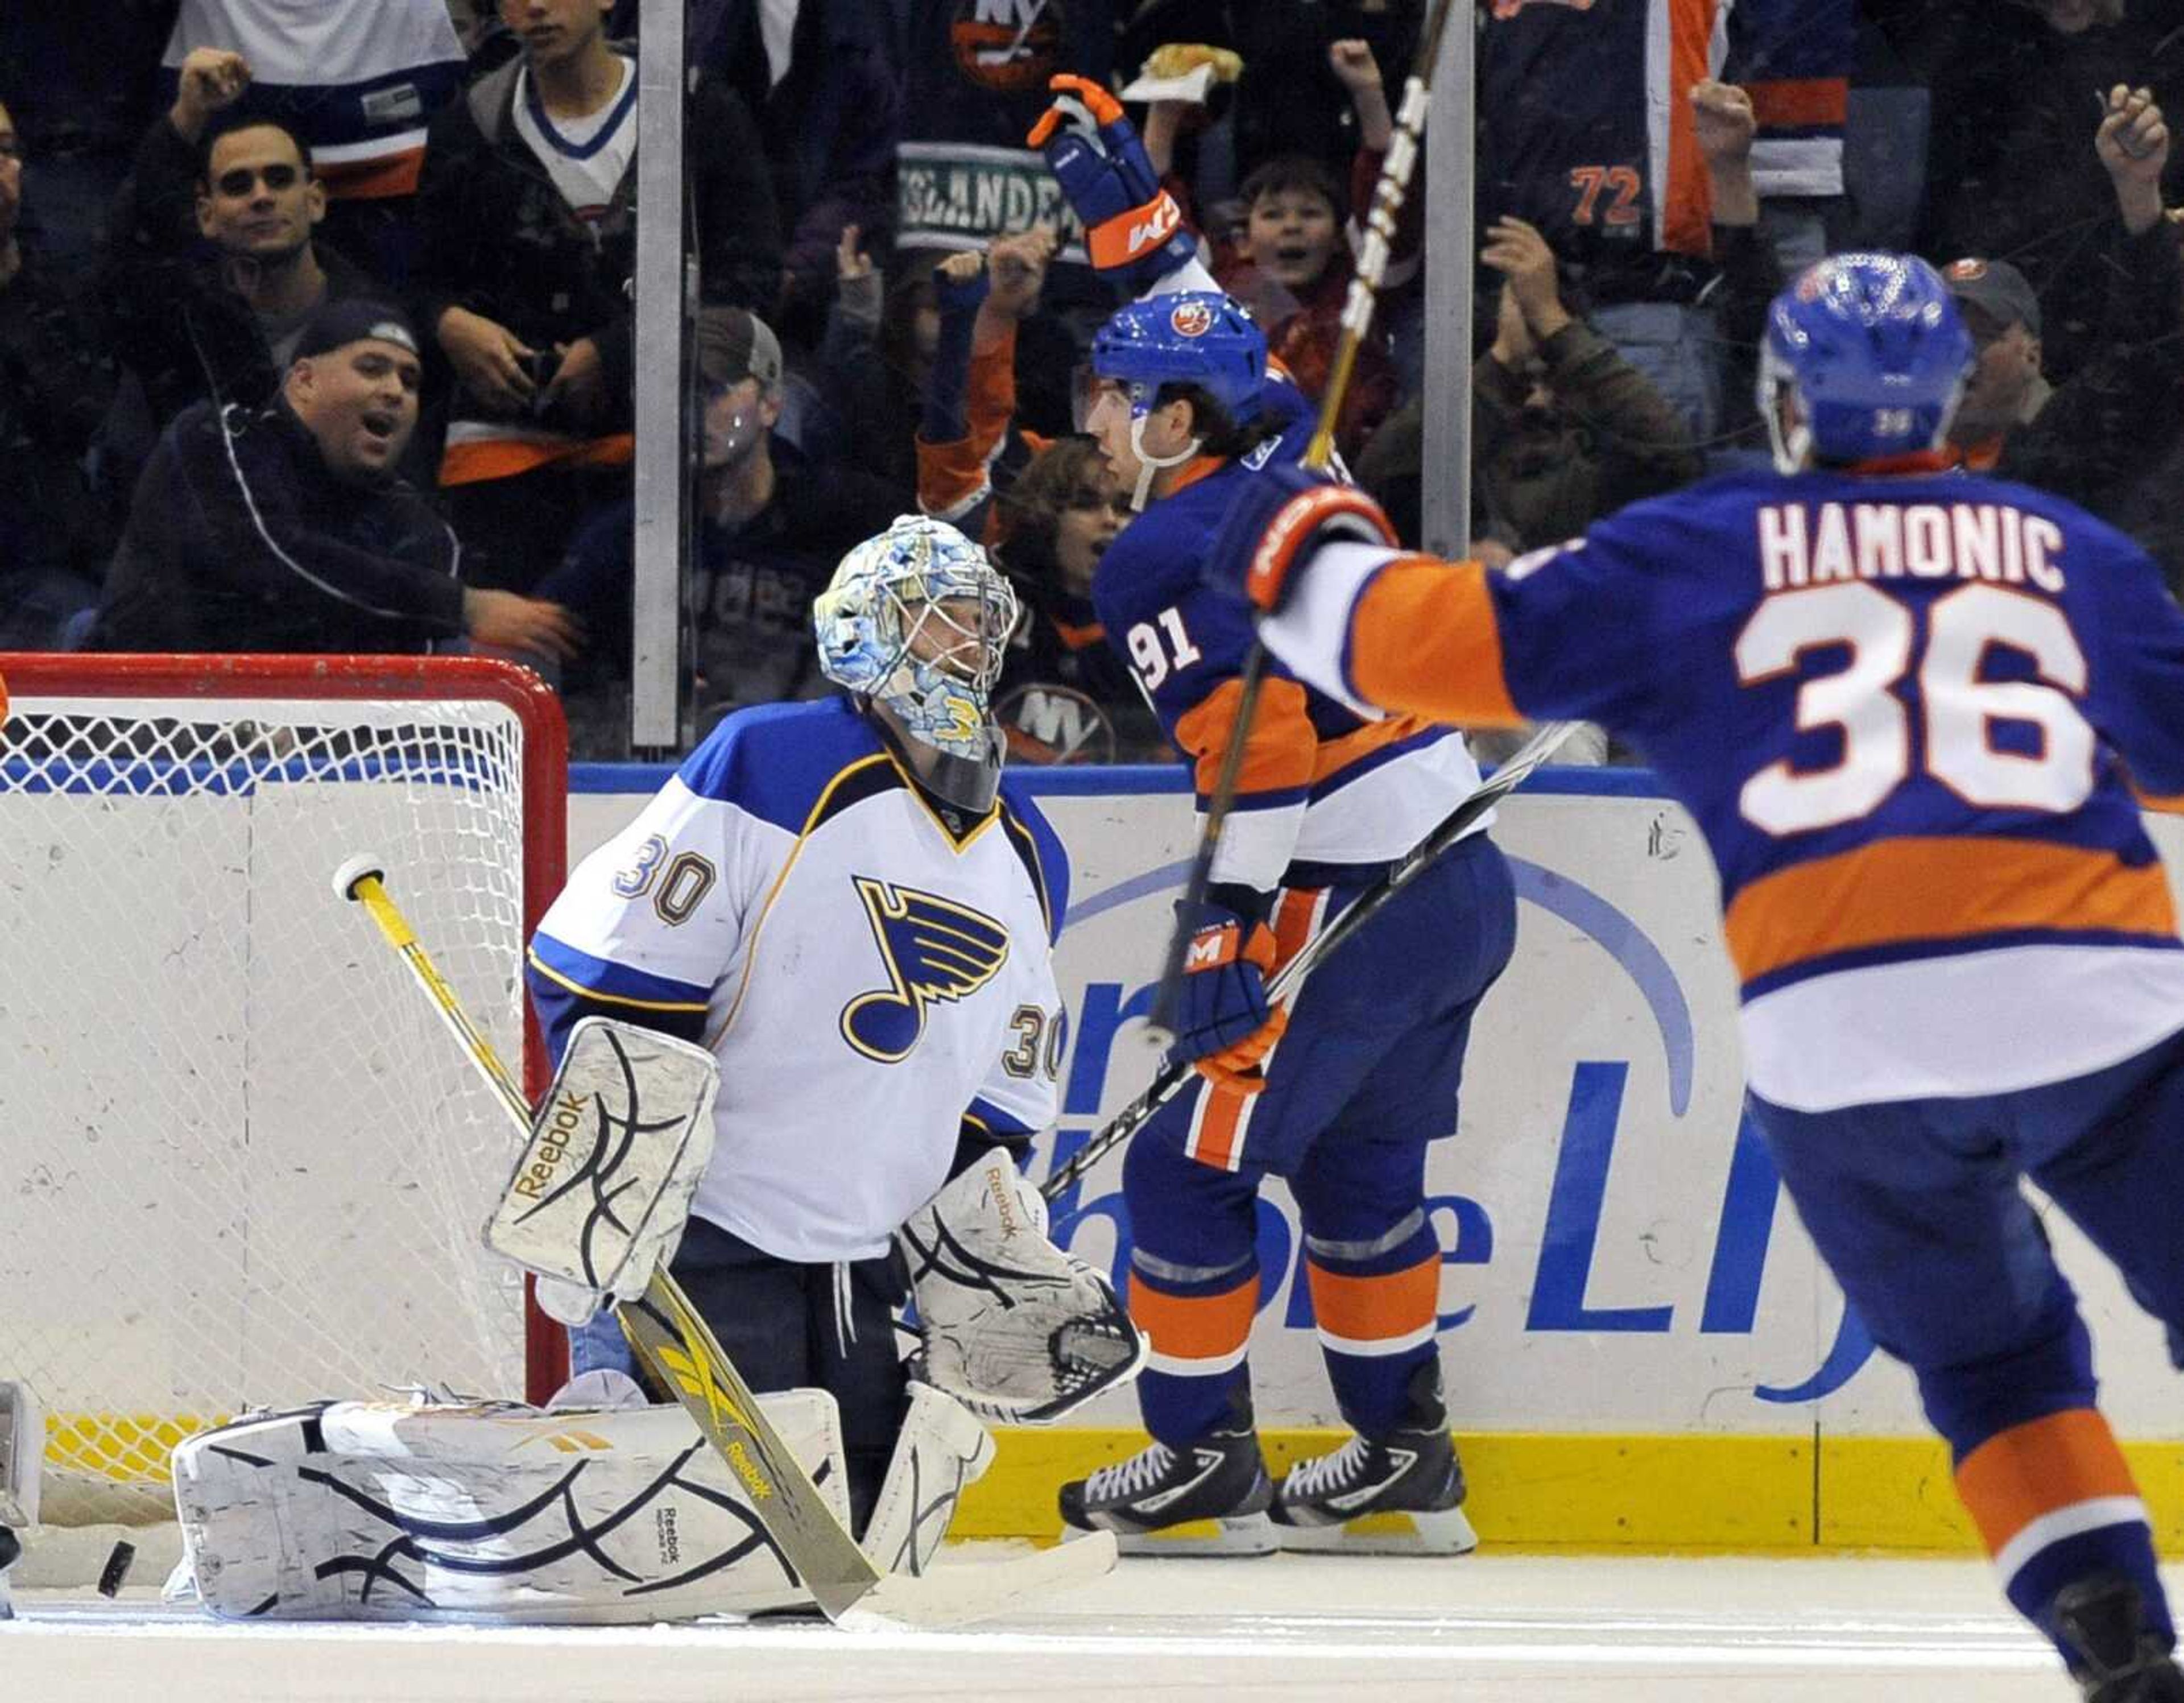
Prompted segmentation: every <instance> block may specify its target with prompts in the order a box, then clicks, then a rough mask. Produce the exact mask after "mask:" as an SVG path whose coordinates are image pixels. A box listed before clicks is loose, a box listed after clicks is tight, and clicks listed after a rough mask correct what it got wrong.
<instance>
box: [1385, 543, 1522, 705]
mask: <svg viewBox="0 0 2184 1703" xmlns="http://www.w3.org/2000/svg"><path fill="white" fill-rule="evenodd" d="M1351 678H1352V679H1353V680H1355V681H1356V682H1357V690H1358V691H1359V693H1360V694H1361V695H1362V696H1363V698H1364V700H1365V701H1366V702H1367V703H1368V704H1377V705H1379V706H1381V707H1382V708H1384V709H1390V710H1407V711H1409V712H1412V714H1414V715H1418V716H1420V717H1424V718H1425V719H1426V720H1428V721H1435V722H1453V723H1458V724H1460V725H1463V726H1466V727H1483V728H1513V727H1517V726H1518V725H1520V724H1521V723H1523V721H1524V717H1523V716H1522V715H1521V714H1520V713H1519V712H1518V709H1517V706H1516V705H1515V704H1513V703H1512V702H1511V701H1510V700H1509V689H1508V687H1507V684H1504V682H1503V680H1502V634H1501V631H1500V629H1499V628H1497V627H1496V624H1495V619H1494V602H1493V600H1492V599H1491V598H1490V596H1488V595H1487V590H1486V569H1485V566H1484V565H1483V564H1481V563H1479V562H1476V561H1458V562H1445V561H1435V560H1434V559H1433V558H1432V557H1430V556H1412V557H1407V558H1403V557H1399V558H1398V559H1396V561H1391V562H1390V563H1389V564H1388V566H1387V567H1384V568H1383V569H1381V570H1380V572H1379V574H1378V575H1377V576H1376V577H1375V578H1373V582H1372V583H1371V584H1369V585H1368V586H1367V587H1366V588H1365V595H1363V596H1362V597H1361V598H1359V599H1358V600H1357V609H1356V610H1355V611H1354V612H1353V613H1352V615H1351Z"/></svg>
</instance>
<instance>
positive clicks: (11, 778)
mask: <svg viewBox="0 0 2184 1703" xmlns="http://www.w3.org/2000/svg"><path fill="white" fill-rule="evenodd" d="M67 660H68V662H73V663H75V664H77V665H80V666H81V667H82V668H83V669H84V670H86V671H87V672H86V673H85V674H83V675H82V676H81V677H78V678H71V677H70V676H68V675H66V674H65V673H61V672H58V670H59V669H60V667H62V665H61V664H60V663H58V662H54V661H53V660H52V659H43V660H42V661H34V660H33V659H29V658H10V657H0V680H4V681H5V682H6V684H7V687H8V693H9V695H10V697H11V699H12V702H11V704H10V706H9V709H8V717H7V720H6V721H5V723H4V724H0V1152H4V1153H5V1155H6V1162H5V1164H4V1165H0V1376H12V1377H17V1378H21V1379H25V1380H26V1381H27V1382H29V1383H30V1384H31V1386H32V1388H34V1389H35V1390H36V1393H37V1395H38V1396H39V1398H40V1399H41V1400H42V1403H43V1405H44V1408H45V1410H46V1415H47V1449H46V1468H47V1470H46V1473H45V1476H44V1478H43V1481H42V1491H43V1494H42V1500H43V1513H42V1518H43V1519H44V1520H45V1521H46V1522H53V1523H58V1524H75V1523H84V1522H106V1521H125V1522H137V1521H147V1520H164V1519H170V1518H171V1517H172V1504H171V1500H170V1493H169V1490H168V1488H167V1473H166V1464H167V1456H168V1453H169V1450H170V1449H171V1448H172V1447H173V1445H174V1443H175V1442H177V1441H178V1440H179V1439H180V1438H182V1437H184V1436H187V1434H189V1433H190V1432H192V1431H193V1430H196V1429H198V1428H199V1427H202V1426H203V1425H205V1424H208V1423H211V1422H214V1421H218V1420H220V1419H224V1418H226V1417H228V1416H231V1415H233V1414H235V1413H237V1412H238V1411H240V1410H242V1409H243V1408H245V1407H247V1406H266V1405H276V1406H277V1405H281V1404H287V1403H292V1402H294V1401H297V1400H299V1399H309V1398H315V1397H324V1396H339V1397H350V1398H362V1399H369V1398H370V1397H372V1396H374V1395H376V1394H378V1393H381V1392H382V1391H383V1390H386V1389H388V1388H399V1387H403V1386H409V1385H418V1384H422V1385H429V1386H434V1387H442V1386H444V1387H447V1388H452V1389H454V1390H455V1391H457V1392H460V1393H465V1394H475V1395H483V1396H509V1397H521V1395H522V1394H523V1393H524V1391H525V1388H526V1376H525V1374H526V1348H525V1328H524V1326H525V1318H524V1306H523V1295H522V1290H521V1285H520V1283H519V1282H518V1281H516V1280H515V1276H514V1275H513V1274H512V1273H511V1272H510V1270H508V1269H507V1268H505V1267H504V1266H503V1265H500V1264H499V1262H497V1261H494V1260H493V1259H489V1258H488V1257H487V1255H486V1254H485V1253H484V1252H483V1250H482V1248H481V1247H480V1245H479V1242H478V1236H477V1231H478V1226H479V1225H480V1224H481V1222H482V1220H483V1218H484V1216H485V1214H486V1212H487V1209H488V1207H489V1205H490V1203H491V1200H492V1198H493V1195H494V1194H495V1192H496V1191H497V1190H498V1188H499V1185H500V1183H501V1181H502V1180H503V1179H504V1176H505V1174H506V1169H507V1166H508V1164H509V1162H510V1156H511V1153H512V1145H511V1143H512V1137H511V1135H510V1131H509V1128H508V1126H507V1123H506V1120H505V1114H504V1113H503V1112H502V1111H501V1109H500V1108H499V1105H498V1104H497V1103H496V1102H495V1100H494V1098H493V1095H492V1094H491V1092H489V1091H487V1089H486V1088H485V1087H483V1086H482V1085H481V1084H480V1083H479V1082H478V1081H477V1080H475V1078H474V1075H473V1074H472V1071H471V1066H470V1064H469V1063H468V1061H467V1059H466V1058H465V1056H464V1054H463V1053H461V1052H460V1050H459V1049H458V1047H456V1046H455V1044H454V1042H453V1041H452V1040H450V1039H449V1037H448V1036H447V1035H446V1034H445V1032H444V1031H443V1029H442V1028H441V1026H440V1024H439V1021H438V1019H437V1016H436V1014H435V1013H434V1012H433V1010H432V1008H431V1007H430V1006H429V1005H427V1004H426V1002H425V1001H424V999H423V998H422V997H421V996H420V995H419V993H418V992H417V991H416V989H415V987H414V986H412V985H411V983H410V982H409V978H408V976H407V974H406V973H405V971H404V968H403V966H402V964H401V962H400V960H399V959H398V958H396V957H394V956H393V954H392V953H391V952H389V951H388V949H387V947H386V946H384V945H383V944H382V941H381V940H380V938H379V936H378V935H377V933H376V931H375V930H374V929H373V928H372V926H371V925H370V921H369V919H367V918H366V917H365V915H364V914H363V913H362V912H361V911H360V910H359V908H358V907H354V906H352V905H348V904H344V903H343V902H341V901H340V900H339V899H337V897H336V896H335V894H334V892H333V890H332V887H331V874H332V872H333V870H334V869H335V868H336V867H337V865H338V864H339V863H341V862H342V861H343V859H344V858H346V857H349V856H350V855H351V854H353V853H355V852H372V853H374V854H376V856H377V857H380V858H382V859H383V860H384V864H385V867H386V869H387V886H388V891H390V893H392V894H393V896H394V898H395V899H396V901H397V902H398V903H399V904H400V905H402V906H403V907H404V909H405V910H406V911H407V913H409V917H410V919H411V920H412V922H413V923H414V924H415V928H416V930H417V933H418V935H419V938H420V940H421V942H422V943H423V944H424V946H425V947H426V951H428V952H430V953H432V956H433V958H435V960H436V961H437V963H438V964H439V966H440V968H441V969H442V971H443V974H445V975H446V976H447V977H448V980H449V981H450V982H451V983H452V984H453V986H454V988H455V990H456V991H457V992H458V993H459V994H460V996H461V997H462V998H463V999H464V1000H465V1002H466V1003H467V1004H468V1005H469V1007H470V1008H471V1013H472V1014H473V1015H474V1016H475V1017H476V1019H477V1021H478V1023H479V1025H480V1026H481V1027H482V1029H483V1030H485V1032H486V1033H487V1035H488V1036H490V1038H491V1039H492V1041H493V1045H494V1047H495V1048H496V1050H497V1051H499V1053H501V1055H502V1056H503V1057H504V1058H508V1059H510V1060H511V1061H513V1060H515V1059H517V1058H521V1057H523V1056H524V1030H523V1004H522V997H523V996H522V980H521V952H522V946H523V940H524V931H525V923H526V911H525V896H526V891H525V886H526V829H527V830H528V831H529V833H530V834H531V835H532V842H533V843H532V881H533V883H534V884H536V883H537V882H538V879H539V871H540V869H541V868H543V867H544V866H543V864H542V863H540V862H539V861H538V852H539V846H540V845H541V844H543V843H544V842H543V840H542V839H541V836H542V835H549V837H550V841H551V846H552V854H551V860H550V861H551V863H552V864H553V865H554V868H555V869H556V873H558V863H559V846H560V835H561V832H562V823H561V820H560V816H561V812H562V811H563V809H564V802H563V800H562V797H561V796H560V790H559V787H558V785H555V786H554V787H552V788H551V789H550V790H551V792H552V796H549V797H541V796H531V797H528V798H526V780H525V773H526V764H525V760H524V759H525V754H526V741H531V742H533V743H535V742H536V741H537V740H538V739H539V738H540V736H541V735H540V734H539V733H538V730H537V726H536V724H535V723H534V725H533V726H532V728H531V729H528V730H527V729H526V720H529V719H531V717H532V711H531V709H530V707H529V703H530V701H529V697H528V695H527V690H526V683H527V682H528V680H529V677H528V676H522V675H518V674H517V673H516V672H515V671H514V670H512V669H506V668H504V667H501V665H496V664H489V663H479V662H469V661H460V662H452V663H424V662H404V663H400V664H387V665H382V667H383V673H382V674H381V675H379V676H375V675H373V674H372V673H371V672H370V670H369V669H365V668H363V667H359V666H358V665H356V664H353V663H343V664H335V663H331V662H321V663H319V664H317V665H315V666H310V667H305V668H304V670H303V672H302V673H301V674H300V675H299V676H298V677H294V678H291V677H290V676H288V675H287V674H285V673H283V672H282V665H281V664H278V663H274V662H269V661H267V660H266V659H252V660H251V661H249V662H247V663H238V662H229V663H227V664H226V666H225V667H217V666H213V665H210V664H209V665H208V667H209V675H208V678H207V679H206V680H200V681H184V682H181V683H180V684H176V683H174V682H163V683H158V684H155V685H154V686H153V688H151V689H147V688H146V687H145V685H144V684H142V682H136V683H133V684H132V683H131V681H130V680H128V679H126V678H121V679H117V678H115V677H114V675H113V674H111V673H106V674H102V673H100V672H99V669H100V667H101V659H97V658H78V659H67ZM107 666H108V667H109V668H111V667H113V666H114V659H109V660H108V665H107ZM497 677H498V678H497ZM122 688H127V689H129V690H134V691H136V692H138V693H139V694H140V695H130V696H117V695H113V694H114V692H115V691H116V690H120V689H122ZM488 689H490V690H491V691H492V692H493V695H479V694H480V693H481V692H482V691H485V690H488ZM207 690H217V691H218V692H219V693H220V695H203V694H204V693H205V692H206V691H207ZM359 691H360V692H362V693H363V694H364V695H348V694H351V693H354V692H359ZM237 693H241V694H247V695H231V694H237ZM329 694H332V695H329ZM406 694H423V695H406ZM548 708H549V710H550V704H549V706H548ZM549 737H550V739H551V740H552V741H553V742H554V757H555V758H556V760H557V762H558V759H559V757H560V745H559V739H560V734H559V727H558V722H556V723H554V727H553V728H552V729H551V732H550V735H549ZM532 755H533V756H534V757H536V756H537V755H538V753H537V752H536V751H533V753H532ZM541 768H543V765H540V764H538V763H537V762H534V763H533V764H532V769H533V779H532V790H533V792H534V793H535V792H536V791H537V790H538V788H539V783H538V771H539V770H540V769H541ZM548 813H550V815H551V817H552V818H553V819H552V820H551V822H550V823H549V822H546V821H544V820H543V818H544V817H545V816H546V815H547V814H548ZM550 896H551V894H550V892H549V893H546V894H543V895H539V896H536V897H535V899H534V902H537V903H543V901H544V899H545V898H549V897H550Z"/></svg>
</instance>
